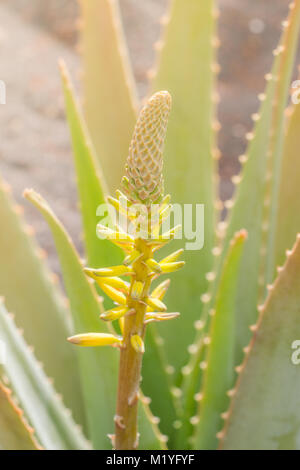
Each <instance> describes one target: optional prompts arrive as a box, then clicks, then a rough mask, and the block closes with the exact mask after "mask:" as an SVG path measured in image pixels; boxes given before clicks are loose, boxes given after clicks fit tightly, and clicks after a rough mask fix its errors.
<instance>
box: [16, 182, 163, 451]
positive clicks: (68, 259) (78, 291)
mask: <svg viewBox="0 0 300 470" xmlns="http://www.w3.org/2000/svg"><path fill="white" fill-rule="evenodd" d="M25 196H26V197H27V199H29V200H30V201H31V202H32V203H33V204H34V205H35V206H36V208H37V209H38V210H39V211H40V212H41V214H42V215H43V216H44V218H45V220H46V221H47V223H48V225H49V227H50V229H51V231H52V235H53V238H54V241H55V244H56V248H57V252H58V255H59V257H60V261H61V266H62V272H63V277H64V283H65V288H66V291H67V294H68V297H69V299H70V304H71V312H72V315H73V319H74V325H75V330H76V332H77V331H78V332H79V333H82V332H86V333H88V332H93V331H96V332H99V333H109V331H108V329H107V327H106V326H105V325H106V324H105V323H104V322H100V320H99V319H98V317H99V315H100V313H101V309H100V305H99V303H98V299H97V298H96V295H95V291H94V289H93V287H92V286H91V285H90V283H89V282H88V279H87V277H86V276H85V274H84V271H83V269H82V265H81V263H80V260H79V257H78V255H77V252H76V250H75V247H74V245H73V244H72V242H71V240H70V238H69V236H68V234H67V233H66V231H65V229H64V228H63V226H62V225H61V223H60V222H59V221H58V219H57V218H56V217H55V215H54V214H53V212H52V210H51V208H50V207H49V206H48V204H47V203H46V202H45V200H44V199H43V198H42V197H41V196H39V195H38V194H36V193H34V191H32V190H31V191H27V192H26V194H25ZM79 365H80V371H81V380H82V387H83V394H84V398H85V401H86V412H87V417H88V425H89V430H90V435H91V439H92V442H93V446H94V448H95V449H109V448H110V447H111V446H110V442H109V439H108V438H107V432H109V431H110V430H111V427H112V425H113V418H114V415H115V400H116V377H117V356H116V351H114V350H112V349H111V348H87V349H85V348H84V349H81V348H80V351H79ZM107 390H109V392H107ZM141 422H142V423H143V427H144V429H145V430H146V432H145V433H144V435H143V436H141V441H140V446H141V448H142V449H153V448H161V442H160V439H159V435H157V434H156V433H155V431H154V429H153V426H152V423H150V422H149V421H148V418H147V417H146V415H145V412H143V411H142V413H141Z"/></svg>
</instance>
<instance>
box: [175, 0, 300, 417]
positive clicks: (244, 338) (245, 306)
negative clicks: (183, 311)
mask: <svg viewBox="0 0 300 470" xmlns="http://www.w3.org/2000/svg"><path fill="white" fill-rule="evenodd" d="M284 24H285V31H284V33H283V35H282V38H281V40H280V43H279V46H278V48H277V49H276V54H275V55H276V57H275V61H274V65H273V68H272V72H271V74H269V75H268V76H267V79H268V84H267V88H266V92H265V94H263V95H262V96H260V98H261V100H262V101H263V102H262V105H261V109H260V111H259V114H258V115H256V116H255V123H256V124H255V128H254V132H253V136H252V135H251V134H250V135H249V137H250V142H249V147H248V150H247V153H246V155H244V156H243V158H242V160H241V162H243V164H244V167H243V169H242V172H241V183H240V184H239V185H238V187H237V194H236V196H235V201H234V205H233V208H232V210H231V213H230V214H229V217H228V218H229V221H228V223H227V225H228V227H227V231H226V233H225V238H224V241H223V246H222V249H221V247H219V246H217V247H216V255H219V254H220V253H221V256H217V258H216V260H215V262H214V264H215V266H214V272H213V273H211V283H210V286H209V289H208V295H207V299H206V300H207V303H206V304H205V308H204V312H203V323H204V324H205V322H206V326H205V327H204V329H201V331H200V332H198V333H197V335H196V340H195V346H193V352H192V355H191V358H190V361H189V364H188V366H187V368H188V369H189V370H188V373H187V375H186V376H185V378H184V383H183V390H184V396H185V405H184V408H185V418H184V422H187V420H188V418H189V417H191V416H193V414H194V413H195V411H194V406H195V402H194V399H193V396H194V394H195V392H196V391H197V390H199V387H200V382H201V376H202V374H201V370H200V369H199V361H201V360H202V357H203V331H204V332H205V331H206V330H207V327H208V325H209V322H208V321H207V318H208V316H209V311H210V309H211V308H212V306H213V304H214V303H215V298H216V294H217V290H218V286H219V282H220V276H221V273H222V266H223V263H224V260H225V257H226V254H227V251H228V248H229V243H230V240H231V239H232V237H233V235H234V233H235V232H237V231H239V230H241V229H243V228H244V229H246V230H247V232H248V240H247V242H246V249H245V250H244V252H243V255H242V260H241V265H240V273H244V272H246V273H247V276H243V275H240V276H239V285H238V295H237V302H236V319H237V325H236V347H235V350H236V353H235V364H236V365H237V364H239V363H240V362H241V358H242V349H243V347H244V346H245V345H246V344H247V343H248V342H249V339H250V331H249V329H248V327H249V325H250V324H252V323H254V322H255V321H256V319H257V303H258V299H259V296H260V295H263V294H264V292H263V291H264V285H265V279H263V283H262V285H261V289H259V283H258V280H259V277H260V273H261V262H262V260H263V261H264V262H265V255H266V249H267V248H266V246H267V240H266V235H267V234H268V230H269V229H270V213H269V210H268V213H267V214H264V207H265V204H264V203H265V200H267V201H268V202H270V201H271V195H270V194H267V189H268V190H270V188H268V186H267V185H266V173H267V155H268V154H269V156H270V160H269V165H270V163H272V162H273V161H274V158H273V157H274V151H275V147H276V153H277V157H278V155H279V154H278V148H279V147H280V145H279V144H280V140H278V141H276V142H277V144H276V145H275V147H274V142H273V143H272V148H271V143H270V134H271V132H273V135H275V134H276V132H277V133H279V134H281V133H283V127H282V121H281V119H278V109H276V112H275V110H274V103H276V106H279V107H280V108H281V107H282V106H283V103H284V104H285V102H286V100H285V97H286V93H287V90H288V87H289V80H290V76H291V70H292V65H293V58H294V55H295V51H296V43H297V37H298V27H299V2H297V8H296V9H293V10H292V11H291V13H290V16H289V18H288V21H287V22H285V23H284ZM286 51H288V53H286ZM275 116H276V117H277V119H275ZM275 166H276V165H275V164H274V168H270V169H268V175H272V178H271V180H270V178H269V181H272V182H273V173H274V172H275ZM276 171H277V176H276V177H278V169H277V170H276ZM254 188H255V190H254ZM249 195H251V197H249ZM277 196H278V195H277ZM230 202H233V201H230ZM269 206H270V204H269V205H268V209H269ZM266 216H267V220H264V217H266ZM266 229H267V231H265V230H266ZM262 230H264V232H262ZM272 230H274V228H273V229H272ZM263 234H264V237H265V240H264V242H263ZM260 290H261V292H260Z"/></svg>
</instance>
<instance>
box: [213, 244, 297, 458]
mask: <svg viewBox="0 0 300 470" xmlns="http://www.w3.org/2000/svg"><path fill="white" fill-rule="evenodd" d="M299 305H300V238H299V236H298V239H297V242H296V244H295V246H294V248H293V250H292V252H290V253H289V255H288V257H287V261H286V263H285V265H284V267H283V269H281V270H280V272H279V275H278V278H277V279H276V281H275V283H274V285H273V286H271V288H270V289H269V295H268V297H267V300H266V302H265V304H264V306H263V307H262V309H261V313H260V318H259V321H258V324H257V325H256V327H255V328H254V336H253V338H252V341H251V343H250V347H249V348H248V349H249V351H248V352H247V354H246V357H245V359H244V363H243V365H242V371H241V374H240V376H239V379H238V382H237V385H236V389H235V390H233V391H232V392H231V395H233V399H232V403H231V406H230V409H229V413H228V418H227V421H226V425H225V430H224V431H223V432H222V433H221V438H222V439H221V448H223V449H235V450H238V449H251V450H256V449H266V450H274V449H284V450H287V449H288V450H295V449H298V450H299V449H300V444H299V432H300V412H299V410H300V395H299V388H300V374H299V355H300V354H299V352H300V342H299V338H300V323H299Z"/></svg>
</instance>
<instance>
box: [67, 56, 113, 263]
mask: <svg viewBox="0 0 300 470" xmlns="http://www.w3.org/2000/svg"><path fill="white" fill-rule="evenodd" d="M61 74H62V80H63V88H64V95H65V103H66V111H67V118H68V122H69V126H70V131H71V137H72V144H73V154H74V160H75V168H76V175H77V181H78V191H79V196H80V206H81V213H82V219H83V227H84V238H85V246H86V252H87V258H88V263H89V265H90V266H93V267H102V266H107V265H110V264H119V263H120V259H121V250H119V249H118V248H117V247H116V246H115V245H113V244H112V243H110V242H109V241H107V240H100V239H99V238H98V237H97V235H96V225H97V215H96V213H97V208H98V206H99V205H100V204H105V203H106V200H105V196H106V195H107V194H106V185H105V182H104V178H103V175H102V172H101V170H100V166H99V163H98V162H97V161H96V159H95V157H94V155H95V152H94V149H93V146H92V144H91V142H90V139H89V136H88V131H87V129H86V126H85V123H84V121H83V119H82V117H81V115H80V111H79V108H78V105H77V103H76V99H75V95H74V91H73V88H72V84H71V81H70V78H69V76H68V73H67V70H66V67H65V65H64V64H63V63H61Z"/></svg>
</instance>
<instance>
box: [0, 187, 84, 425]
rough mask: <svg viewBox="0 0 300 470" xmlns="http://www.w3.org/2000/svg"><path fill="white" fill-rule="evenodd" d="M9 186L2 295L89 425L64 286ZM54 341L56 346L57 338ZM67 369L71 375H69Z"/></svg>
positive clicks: (2, 202)
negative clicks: (46, 260)
mask: <svg viewBox="0 0 300 470" xmlns="http://www.w3.org/2000/svg"><path fill="white" fill-rule="evenodd" d="M17 209H18V208H17V206H16V203H15V202H14V201H13V199H12V197H11V196H10V194H9V190H8V189H7V185H6V184H5V183H4V182H3V181H2V180H1V178H0V220H1V221H3V226H4V227H5V230H1V231H0V259H1V263H0V295H2V296H4V297H5V302H6V306H7V308H8V309H9V310H10V311H12V312H14V314H15V315H16V318H17V322H18V326H19V327H20V328H22V329H23V330H24V332H25V333H24V335H25V339H26V341H27V343H28V344H30V345H32V346H33V347H34V348H35V354H36V357H37V358H38V360H39V361H42V362H43V364H44V366H45V370H46V372H47V374H48V375H49V376H50V377H53V379H54V381H55V386H56V388H57V390H58V392H59V393H61V394H63V395H64V397H65V403H66V405H67V406H68V407H69V408H71V409H72V410H73V413H74V416H75V417H76V420H77V421H78V422H79V423H80V424H82V425H85V415H84V407H83V400H82V394H81V388H80V382H79V377H78V361H77V357H76V355H75V354H74V352H73V351H70V347H69V349H68V345H66V344H65V338H66V336H68V335H70V334H71V333H72V328H73V326H72V322H71V321H70V313H69V310H68V308H67V307H66V304H65V303H64V298H63V296H62V293H61V292H60V289H59V286H58V285H57V284H54V282H53V279H52V278H51V273H50V271H49V270H48V269H47V266H46V264H45V263H44V261H43V260H42V259H41V254H39V253H42V250H41V249H40V248H39V247H38V245H37V244H36V242H35V240H34V237H33V236H32V235H30V234H29V233H28V227H27V226H26V224H25V221H24V220H23V218H22V217H21V215H20V213H19V211H18V210H17ZM53 336H55V338H56V341H57V344H54V343H53V341H52V337H53ZM66 369H67V370H68V371H69V375H68V376H66V372H65V371H66Z"/></svg>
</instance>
